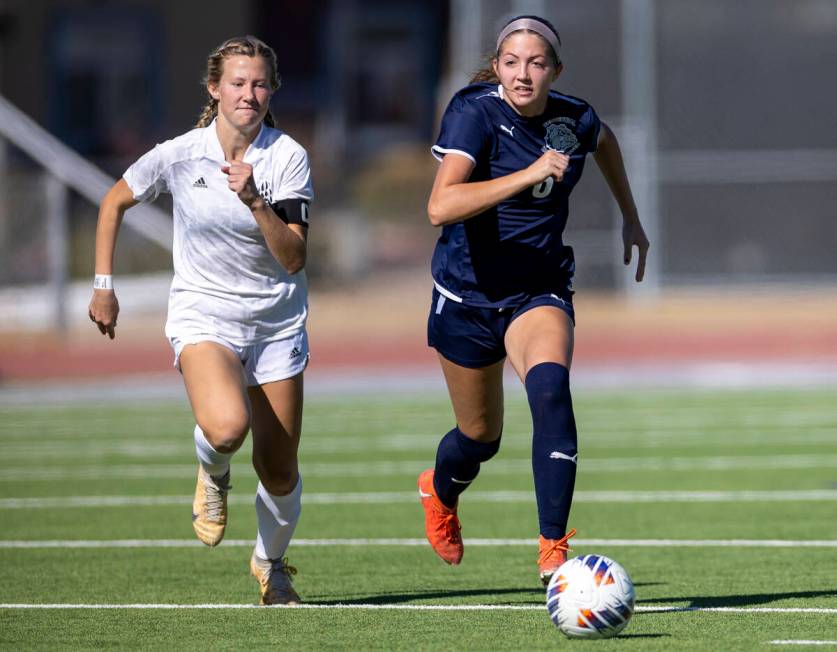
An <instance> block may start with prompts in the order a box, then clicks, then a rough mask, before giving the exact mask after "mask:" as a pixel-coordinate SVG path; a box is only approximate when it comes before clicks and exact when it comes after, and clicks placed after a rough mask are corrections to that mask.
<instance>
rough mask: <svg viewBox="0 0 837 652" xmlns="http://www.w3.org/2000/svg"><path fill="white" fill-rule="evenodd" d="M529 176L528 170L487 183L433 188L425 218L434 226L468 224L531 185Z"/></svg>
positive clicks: (475, 182)
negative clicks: (469, 219) (470, 219)
mask: <svg viewBox="0 0 837 652" xmlns="http://www.w3.org/2000/svg"><path fill="white" fill-rule="evenodd" d="M531 176H532V175H531V173H530V172H529V171H528V170H520V171H518V172H514V173H512V174H509V175H506V176H504V177H498V178H497V179H490V180H489V181H471V182H465V183H456V184H451V185H448V186H444V187H439V188H434V189H433V191H432V192H431V194H430V201H429V202H428V204H427V216H428V218H429V219H430V223H431V224H432V225H433V226H444V225H446V224H455V223H456V222H461V221H463V220H467V219H468V218H469V217H474V215H479V214H480V213H482V212H484V211H486V210H488V209H489V208H492V207H493V206H496V205H497V204H499V203H500V202H501V201H503V200H505V199H508V198H509V197H513V196H514V195H516V194H517V193H519V192H520V191H521V190H525V189H526V188H528V187H530V186H532V185H534V183H535V182H533V181H532V179H531Z"/></svg>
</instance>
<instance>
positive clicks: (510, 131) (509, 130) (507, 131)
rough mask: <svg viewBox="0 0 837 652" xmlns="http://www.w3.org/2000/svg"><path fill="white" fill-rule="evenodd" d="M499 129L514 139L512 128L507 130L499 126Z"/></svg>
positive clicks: (504, 126)
mask: <svg viewBox="0 0 837 652" xmlns="http://www.w3.org/2000/svg"><path fill="white" fill-rule="evenodd" d="M500 129H502V130H503V131H505V132H506V133H507V134H508V135H509V136H511V137H512V138H514V127H512V128H511V129H509V128H508V127H507V126H506V125H500Z"/></svg>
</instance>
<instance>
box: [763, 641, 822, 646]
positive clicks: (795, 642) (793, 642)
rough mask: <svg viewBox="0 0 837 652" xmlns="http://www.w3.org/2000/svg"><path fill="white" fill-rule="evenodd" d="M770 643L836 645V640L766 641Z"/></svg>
mask: <svg viewBox="0 0 837 652" xmlns="http://www.w3.org/2000/svg"><path fill="white" fill-rule="evenodd" d="M768 643H769V644H770V645H837V641H804V640H799V641H790V640H788V641H768Z"/></svg>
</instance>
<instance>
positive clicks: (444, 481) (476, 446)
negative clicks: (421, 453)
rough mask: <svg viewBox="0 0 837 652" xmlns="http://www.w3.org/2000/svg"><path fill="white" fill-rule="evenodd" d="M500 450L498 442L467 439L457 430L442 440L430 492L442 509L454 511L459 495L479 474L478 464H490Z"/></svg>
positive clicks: (437, 453) (498, 439)
mask: <svg viewBox="0 0 837 652" xmlns="http://www.w3.org/2000/svg"><path fill="white" fill-rule="evenodd" d="M499 449H500V438H499V437H498V438H497V439H495V440H494V441H492V442H488V443H483V442H481V441H476V440H474V439H470V438H469V437H466V436H465V435H464V434H462V431H461V430H460V429H459V428H458V427H457V428H454V429H453V430H451V431H450V432H449V433H448V434H446V435H445V436H444V437H442V441H440V442H439V448H438V449H437V450H436V471H435V473H434V474H433V488H434V489H436V495H437V496H438V497H439V500H441V501H442V504H443V505H446V506H447V507H454V506H455V505H456V501H457V499H458V498H459V494H461V493H462V492H463V491H465V490H466V489H467V488H468V485H470V484H471V482H473V481H474V478H476V477H477V474H478V473H479V472H480V463H481V462H486V461H488V460H490V459H491V458H492V457H494V455H495V454H496V453H497V451H498V450H499Z"/></svg>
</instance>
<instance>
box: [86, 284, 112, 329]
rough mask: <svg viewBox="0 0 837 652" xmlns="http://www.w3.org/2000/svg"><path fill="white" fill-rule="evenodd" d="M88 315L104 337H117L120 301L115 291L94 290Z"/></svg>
mask: <svg viewBox="0 0 837 652" xmlns="http://www.w3.org/2000/svg"><path fill="white" fill-rule="evenodd" d="M87 314H88V316H89V317H90V320H91V321H92V322H93V323H94V324H96V327H97V328H98V329H99V332H100V333H101V334H102V335H107V336H108V337H110V339H113V338H114V337H116V333H115V330H116V316H117V315H118V314H119V301H117V300H116V293H115V292H114V291H113V290H93V298H92V299H91V300H90V306H89V307H88V309H87Z"/></svg>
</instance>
